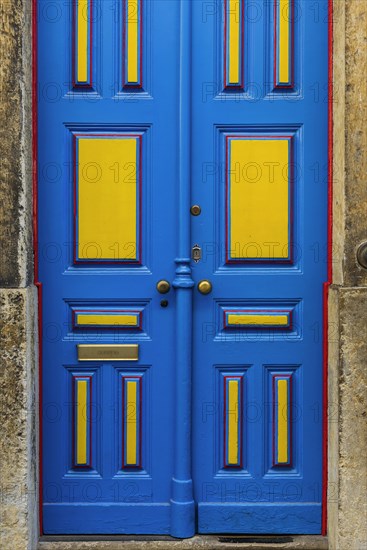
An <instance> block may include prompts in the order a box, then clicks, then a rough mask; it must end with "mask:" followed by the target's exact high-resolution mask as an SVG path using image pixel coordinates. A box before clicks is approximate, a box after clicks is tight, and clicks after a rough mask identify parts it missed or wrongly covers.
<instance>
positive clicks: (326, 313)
mask: <svg viewBox="0 0 367 550" xmlns="http://www.w3.org/2000/svg"><path fill="white" fill-rule="evenodd" d="M327 1H328V99H327V102H328V159H327V173H328V184H327V188H328V204H327V260H326V261H327V281H326V282H325V283H324V285H323V335H322V342H323V407H322V426H323V429H322V431H323V437H322V448H323V453H322V454H323V456H322V504H321V506H322V531H321V534H322V535H323V536H326V535H327V531H328V503H327V496H328V462H329V461H328V458H329V457H328V451H329V430H328V403H329V380H328V375H329V347H330V343H329V334H330V327H331V326H332V324H333V325H334V322H335V321H334V319H332V318H331V316H330V304H329V289H330V285H331V284H332V283H333V240H332V237H333V231H334V230H335V228H334V220H333V190H334V189H333V174H334V171H335V164H336V161H335V159H334V157H333V149H334V141H335V138H334V132H333V129H334V114H336V115H337V118H338V119H339V118H341V114H340V111H336V107H335V106H334V101H333V94H334V85H333V76H334V55H333V53H334V52H333V50H334V48H335V45H334V41H333V40H334V21H333V17H334V0H327ZM37 3H38V0H32V182H33V211H32V225H33V253H34V273H33V277H34V285H35V286H36V288H37V294H38V319H37V325H38V388H37V394H38V396H39V399H38V452H39V459H38V480H39V488H38V499H39V506H38V513H39V518H38V519H39V535H40V536H42V535H43V525H42V492H43V485H42V480H43V477H42V476H43V472H42V449H43V441H42V311H43V304H42V283H41V282H40V280H39V273H38V259H39V246H38V216H39V209H38V94H39V86H38V56H37V45H38V17H37V13H38V10H37ZM181 38H182V37H181ZM185 39H186V40H187V36H186V37H185ZM184 45H185V40H184V41H183V46H184ZM335 91H336V89H335ZM334 111H335V113H334ZM185 132H186V130H185V129H184V130H183V134H182V138H183V142H182V143H183V147H184V146H185V145H184V141H185V135H184V134H185ZM183 169H184V168H183ZM181 192H183V195H184V196H183V200H182V201H181V203H182V204H183V207H184V208H183V210H184V209H185V210H184V211H185V212H186V211H187V208H186V202H187V201H188V197H187V196H186V197H185V193H184V190H180V193H181ZM184 218H186V216H184ZM183 246H184V243H183ZM181 258H182V255H181ZM186 267H187V265H186V263H185V262H181V263H180V262H178V265H177V271H176V274H177V276H176V285H175V284H174V286H176V292H177V290H179V289H180V288H181V289H182V290H183V294H185V283H187V282H188V283H189V284H191V283H190V281H188V279H191V277H188V278H186V273H185V271H186ZM182 279H184V280H183V281H182ZM183 300H184V301H185V298H184V297H183ZM186 342H188V340H187V339H186ZM186 413H187V411H186ZM189 414H190V417H191V412H190V413H189ZM332 458H333V459H334V460H335V458H336V457H332Z"/></svg>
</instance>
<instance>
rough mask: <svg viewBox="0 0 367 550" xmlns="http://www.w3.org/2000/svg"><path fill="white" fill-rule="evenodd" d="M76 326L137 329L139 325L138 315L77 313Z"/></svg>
mask: <svg viewBox="0 0 367 550" xmlns="http://www.w3.org/2000/svg"><path fill="white" fill-rule="evenodd" d="M76 324H77V325H104V326H131V327H137V326H138V324H139V318H138V315H136V314H135V315H125V314H111V315H103V314H101V315H99V314H93V315H88V314H83V313H78V315H77V317H76Z"/></svg>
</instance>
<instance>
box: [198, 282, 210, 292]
mask: <svg viewBox="0 0 367 550" xmlns="http://www.w3.org/2000/svg"><path fill="white" fill-rule="evenodd" d="M212 290H213V285H212V283H211V282H210V281H206V280H205V279H204V280H203V281H200V283H198V291H199V292H201V294H210V293H211V291H212Z"/></svg>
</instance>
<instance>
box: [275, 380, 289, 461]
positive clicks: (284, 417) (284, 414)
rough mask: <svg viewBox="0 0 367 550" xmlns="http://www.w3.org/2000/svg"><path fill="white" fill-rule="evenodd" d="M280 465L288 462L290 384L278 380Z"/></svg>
mask: <svg viewBox="0 0 367 550" xmlns="http://www.w3.org/2000/svg"><path fill="white" fill-rule="evenodd" d="M277 458H278V460H277V461H278V463H283V462H284V463H287V462H288V382H287V380H278V457H277Z"/></svg>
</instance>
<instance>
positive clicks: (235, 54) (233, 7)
mask: <svg viewBox="0 0 367 550" xmlns="http://www.w3.org/2000/svg"><path fill="white" fill-rule="evenodd" d="M240 2H241V0H228V10H229V13H228V16H229V17H228V19H229V36H228V41H229V48H228V50H229V59H228V65H229V71H228V72H229V80H228V82H229V84H237V83H239V81H240V53H239V51H240V27H241V22H240V13H241V9H240Z"/></svg>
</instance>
